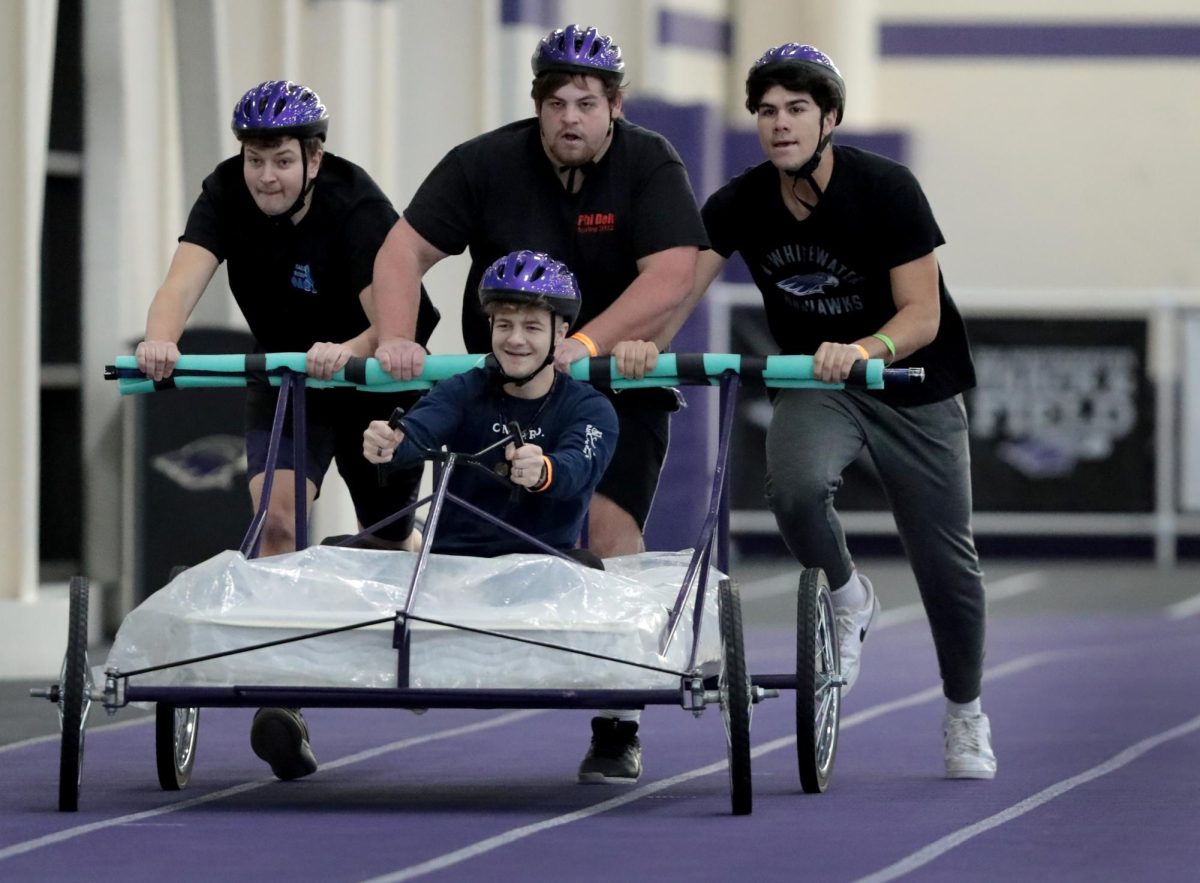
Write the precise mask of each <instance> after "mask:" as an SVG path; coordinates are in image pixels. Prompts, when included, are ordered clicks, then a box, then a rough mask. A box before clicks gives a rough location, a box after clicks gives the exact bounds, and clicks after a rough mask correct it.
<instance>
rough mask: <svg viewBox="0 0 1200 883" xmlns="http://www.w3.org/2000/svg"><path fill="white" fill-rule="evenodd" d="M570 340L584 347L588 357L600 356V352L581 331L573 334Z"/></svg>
mask: <svg viewBox="0 0 1200 883" xmlns="http://www.w3.org/2000/svg"><path fill="white" fill-rule="evenodd" d="M571 339H572V340H578V341H579V342H580V343H582V344H583V345H584V346H586V347H587V351H588V355H589V356H598V355H600V350H599V349H597V348H596V344H595V342H594V341H593V340H592V339H591V338H590V337H588V336H587V335H586V334H584V333H583V332H582V331H576V332H575V333H574V334H572V335H571Z"/></svg>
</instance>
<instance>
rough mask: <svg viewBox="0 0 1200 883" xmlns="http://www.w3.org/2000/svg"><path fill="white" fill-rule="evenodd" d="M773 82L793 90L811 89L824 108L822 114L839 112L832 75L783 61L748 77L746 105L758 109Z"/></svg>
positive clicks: (809, 91) (820, 105)
mask: <svg viewBox="0 0 1200 883" xmlns="http://www.w3.org/2000/svg"><path fill="white" fill-rule="evenodd" d="M772 86H782V87H783V88H784V89H786V90H787V91H789V92H807V93H808V94H809V95H811V96H812V99H813V101H815V102H816V104H817V107H819V108H821V116H825V115H826V114H828V113H830V111H833V112H836V111H837V107H838V95H837V94H836V93H835V91H834V88H833V84H832V83H831V82H830V80H829V77H827V76H824V75H822V74H819V73H817V72H816V71H812V70H807V69H805V68H803V67H800V66H799V65H781V66H779V67H777V68H776V69H775V70H772V71H771V72H770V73H767V74H757V75H756V74H753V73H752V74H751V75H750V76H749V77H748V78H747V79H746V109H747V110H748V111H750V113H755V114H756V113H758V105H759V104H760V103H762V97H763V96H764V95H766V94H767V90H769V89H770V88H771V87H772Z"/></svg>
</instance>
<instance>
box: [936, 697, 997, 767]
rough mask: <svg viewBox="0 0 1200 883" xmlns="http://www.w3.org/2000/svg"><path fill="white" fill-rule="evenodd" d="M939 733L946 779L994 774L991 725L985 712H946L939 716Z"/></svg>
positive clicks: (994, 761) (994, 763)
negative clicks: (944, 748) (943, 747)
mask: <svg viewBox="0 0 1200 883" xmlns="http://www.w3.org/2000/svg"><path fill="white" fill-rule="evenodd" d="M942 735H943V736H944V738H945V741H946V778H947V779H994V778H995V777H996V755H995V754H993V753H992V726H991V724H990V723H989V722H988V716H987V715H986V714H983V713H982V712H980V713H978V714H948V715H946V716H945V717H944V718H942Z"/></svg>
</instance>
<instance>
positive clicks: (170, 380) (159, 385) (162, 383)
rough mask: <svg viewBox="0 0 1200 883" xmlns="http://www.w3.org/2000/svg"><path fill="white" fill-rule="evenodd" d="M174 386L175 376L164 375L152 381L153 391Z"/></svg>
mask: <svg viewBox="0 0 1200 883" xmlns="http://www.w3.org/2000/svg"><path fill="white" fill-rule="evenodd" d="M174 388H175V378H174V377H164V378H163V379H162V380H156V381H154V391H155V392H158V391H159V390H163V389H174Z"/></svg>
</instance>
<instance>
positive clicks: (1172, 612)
mask: <svg viewBox="0 0 1200 883" xmlns="http://www.w3.org/2000/svg"><path fill="white" fill-rule="evenodd" d="M1197 613H1200V595H1193V596H1192V597H1191V598H1185V599H1184V600H1182V601H1179V602H1177V603H1175V604H1172V605H1170V606H1169V607H1167V608H1166V614H1167V619H1187V618H1188V617H1189V616H1195V615H1196V614H1197Z"/></svg>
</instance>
